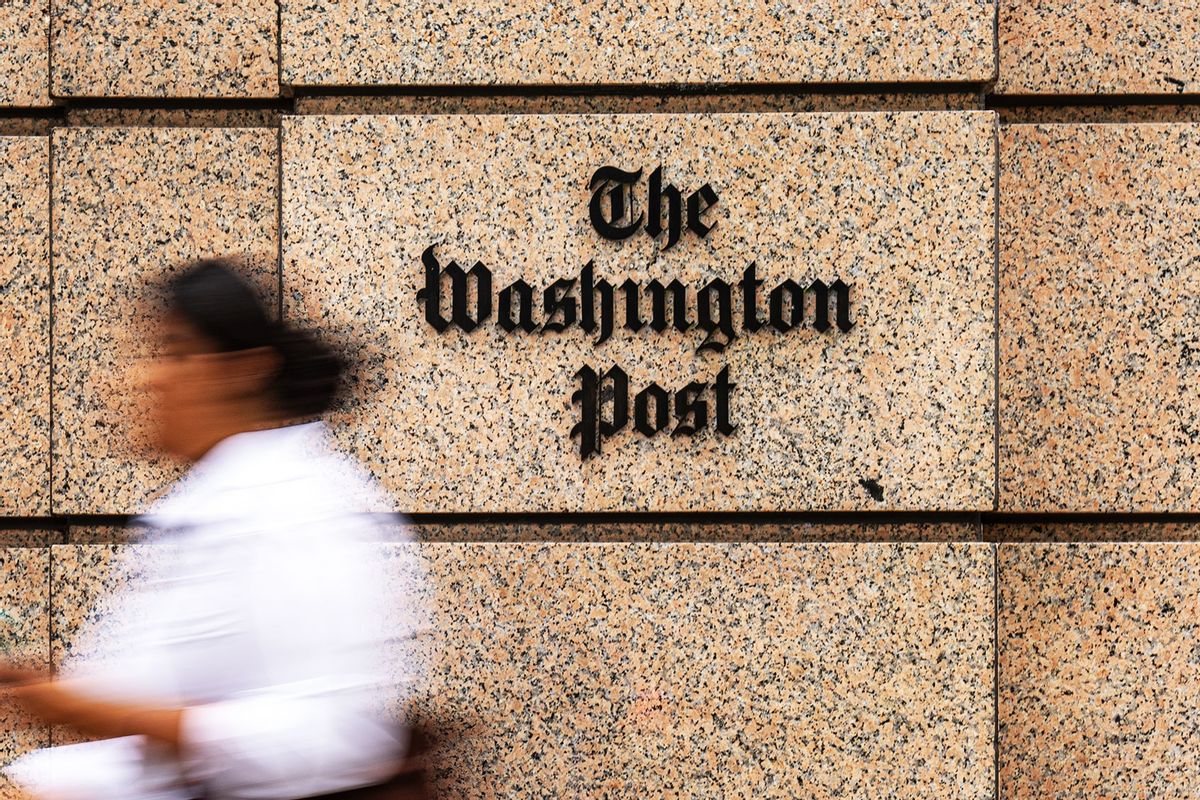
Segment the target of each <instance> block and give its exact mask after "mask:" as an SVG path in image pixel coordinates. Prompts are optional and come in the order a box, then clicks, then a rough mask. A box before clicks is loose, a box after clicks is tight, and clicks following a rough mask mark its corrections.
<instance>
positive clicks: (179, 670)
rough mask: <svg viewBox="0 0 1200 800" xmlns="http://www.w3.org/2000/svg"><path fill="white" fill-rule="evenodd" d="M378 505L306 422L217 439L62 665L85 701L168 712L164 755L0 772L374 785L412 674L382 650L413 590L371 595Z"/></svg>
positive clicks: (224, 789) (109, 786)
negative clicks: (101, 615) (393, 706)
mask: <svg viewBox="0 0 1200 800" xmlns="http://www.w3.org/2000/svg"><path fill="white" fill-rule="evenodd" d="M387 507H388V505H387V503H386V501H385V498H384V497H383V495H382V493H381V492H380V491H379V490H378V488H377V487H376V486H375V484H374V483H373V482H372V481H371V480H370V479H369V478H368V477H367V476H366V474H365V473H364V472H363V471H362V470H360V469H359V468H358V467H357V465H355V464H353V463H352V462H351V461H350V460H348V459H346V458H343V457H342V456H340V455H338V454H337V453H335V452H334V451H333V449H332V448H331V447H330V446H329V444H328V435H327V432H326V430H325V426H324V425H323V424H322V423H320V422H311V423H305V424H301V425H292V426H288V427H284V428H275V429H268V430H262V431H250V432H245V433H239V434H236V435H234V436H230V437H228V438H226V439H224V440H222V441H221V442H219V443H218V444H217V445H216V446H215V447H213V448H212V449H210V450H209V452H208V453H206V454H205V455H204V457H203V458H201V459H200V460H199V461H197V462H196V464H195V465H194V466H193V467H192V469H191V470H190V471H189V473H188V474H187V475H186V476H185V477H184V479H183V480H182V481H180V482H179V483H178V484H177V485H176V486H175V487H174V488H173V490H172V491H171V493H170V494H168V495H167V496H166V497H164V498H163V499H162V500H161V501H159V502H158V503H156V504H155V505H154V507H153V508H152V509H151V510H150V512H149V513H148V514H147V515H145V516H143V517H142V518H141V519H140V520H139V521H138V522H139V524H142V525H149V526H151V528H152V530H153V531H154V532H155V533H154V534H153V535H152V536H151V537H150V538H151V539H152V540H156V541H157V542H158V543H157V544H155V545H154V546H153V556H154V557H153V558H151V559H149V560H148V561H147V564H148V567H147V571H148V574H147V575H146V576H145V579H144V580H142V581H140V582H138V583H137V584H136V585H135V586H134V587H133V588H132V589H131V590H130V591H129V592H128V593H127V594H126V596H125V597H123V598H121V600H120V605H119V608H118V610H117V611H116V612H115V613H112V614H110V615H109V616H108V618H107V619H106V620H105V621H103V622H102V623H101V624H98V625H94V626H93V628H92V630H90V631H88V637H89V638H86V639H85V640H84V641H83V642H81V643H80V645H79V646H78V647H77V648H76V652H78V653H80V654H81V655H80V656H79V657H78V658H76V659H74V660H72V661H69V662H67V663H66V664H64V665H63V667H64V669H63V680H65V681H68V682H69V683H70V684H71V685H73V686H74V687H75V688H76V689H78V690H79V691H82V692H84V693H87V694H92V695H93V696H95V697H96V698H97V699H106V700H128V701H133V702H140V703H144V704H149V705H155V706H160V707H168V708H178V707H183V708H185V711H184V713H183V716H182V722H181V739H182V746H181V752H182V758H181V759H180V760H178V761H177V760H175V759H174V758H172V757H170V756H169V755H168V754H167V752H166V751H165V749H164V748H163V747H162V746H161V745H160V744H159V743H156V742H153V741H150V740H147V739H144V738H143V737H125V738H122V739H110V740H106V741H102V742H90V743H86V744H77V745H66V746H60V747H53V748H47V749H44V750H40V751H37V752H36V753H32V754H29V755H27V756H25V757H23V758H21V759H19V760H18V761H16V762H14V763H13V764H12V765H10V766H9V767H8V768H7V769H6V770H5V771H6V773H7V774H8V775H9V776H10V777H12V778H13V779H14V780H16V781H17V782H18V783H19V784H23V785H24V786H25V787H26V788H27V789H29V790H30V791H32V792H33V793H34V794H36V795H38V796H40V797H48V798H61V799H62V800H75V798H81V799H82V798H87V800H112V799H114V798H128V799H129V800H148V799H149V798H163V799H164V800H181V799H182V798H187V797H189V796H191V795H192V794H193V793H194V789H193V788H189V781H190V782H193V783H192V784H191V786H192V787H194V785H195V782H201V783H203V785H204V786H205V787H206V788H207V791H208V794H209V796H210V797H214V798H247V799H248V798H273V799H274V798H296V797H305V796H309V795H315V794H323V793H329V792H335V791H339V790H343V789H348V788H352V787H355V786H361V785H365V784H369V783H373V782H376V781H379V780H381V779H383V778H386V777H387V776H388V775H389V774H390V770H391V769H392V767H393V766H394V761H395V758H396V757H397V756H398V755H400V754H402V751H403V747H404V745H405V744H406V742H405V741H404V734H403V733H400V732H398V731H397V730H396V729H395V727H394V726H393V725H390V724H389V723H388V722H387V720H386V718H385V716H384V715H383V713H382V709H383V705H384V701H385V699H386V698H388V697H393V698H395V695H396V690H397V689H399V691H400V699H403V698H404V697H405V696H407V692H406V690H408V691H411V689H412V687H413V684H414V682H415V681H416V680H417V679H418V678H417V676H416V674H415V666H416V665H415V664H414V663H412V662H413V660H412V659H407V658H405V657H403V656H402V655H400V651H399V649H398V648H396V647H393V646H392V645H396V644H397V643H398V640H402V639H405V638H407V637H412V636H414V635H415V634H416V633H417V631H418V628H419V627H420V626H421V624H422V623H421V621H422V620H423V615H422V614H421V613H419V612H418V610H417V607H416V606H415V605H414V604H413V601H415V600H418V599H419V592H420V587H416V586H412V585H406V586H403V587H395V586H392V588H391V591H388V590H387V589H388V584H387V582H386V581H385V575H384V571H383V569H381V566H382V564H381V554H382V550H381V548H379V546H378V544H374V545H372V543H373V542H374V543H377V542H378V541H379V540H380V538H381V535H382V533H383V532H384V531H383V529H382V526H381V524H380V522H379V517H378V516H375V515H371V514H367V513H364V511H366V510H372V511H379V510H382V509H386V508H387ZM397 522H398V520H397ZM127 550H128V552H129V554H130V555H131V556H132V557H133V558H135V559H136V558H141V557H142V556H144V554H145V552H146V551H145V550H144V549H143V550H139V548H137V547H134V548H127ZM400 572H401V573H403V574H404V575H405V576H407V578H406V580H408V581H410V582H411V581H412V580H413V575H414V572H413V569H412V565H411V564H410V565H408V568H407V569H404V570H400ZM416 574H417V575H418V576H419V572H418V573H416ZM393 583H394V581H393ZM397 591H398V592H399V594H397ZM397 597H399V598H402V599H403V603H402V605H399V606H398V605H397V604H396V603H395V598H397ZM397 682H400V683H401V685H400V686H397V685H396V684H397Z"/></svg>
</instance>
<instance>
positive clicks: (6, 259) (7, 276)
mask: <svg viewBox="0 0 1200 800" xmlns="http://www.w3.org/2000/svg"><path fill="white" fill-rule="evenodd" d="M0 162H2V163H3V164H4V168H3V170H0V351H2V352H3V353H4V358H3V359H0V515H13V516H18V515H19V516H24V515H36V514H48V513H50V203H49V193H50V178H49V167H50V149H49V140H48V139H46V138H45V137H33V136H31V137H0Z"/></svg>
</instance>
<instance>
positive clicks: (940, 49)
mask: <svg viewBox="0 0 1200 800" xmlns="http://www.w3.org/2000/svg"><path fill="white" fill-rule="evenodd" d="M995 12H996V4H995V2H994V0H977V1H976V2H966V0H952V1H951V2H929V0H916V2H910V3H906V4H900V5H888V6H883V5H878V4H874V5H868V4H864V3H862V2H861V1H860V0H822V2H818V3H807V4H804V5H796V4H782V5H779V4H768V3H766V2H754V3H749V4H747V3H737V2H733V0H721V1H720V2H703V3H692V4H689V5H686V6H683V5H676V6H670V7H668V6H662V5H660V6H639V5H621V4H610V5H604V6H599V5H589V6H584V5H579V4H572V3H548V4H533V3H492V4H475V5H472V6H470V7H468V6H455V5H446V4H443V3H438V2H434V0H423V1H422V2H407V3H405V2H400V0H376V2H372V3H370V4H369V5H365V4H362V3H325V4H315V3H306V2H300V1H299V0H282V51H283V56H282V57H283V78H282V80H283V83H284V84H285V85H288V84H290V85H364V84H455V85H461V84H630V83H650V84H699V83H746V82H776V83H780V82H782V83H845V82H866V81H980V82H982V81H988V80H991V79H992V78H993V77H994V76H995V72H996V61H995V47H994V44H995V32H994V25H993V23H994V20H995Z"/></svg>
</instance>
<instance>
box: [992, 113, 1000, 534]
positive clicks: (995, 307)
mask: <svg viewBox="0 0 1200 800" xmlns="http://www.w3.org/2000/svg"><path fill="white" fill-rule="evenodd" d="M992 113H993V114H995V115H996V117H995V119H993V120H992V146H993V150H994V159H995V163H994V165H993V169H994V175H995V182H994V184H993V186H992V206H993V209H992V348H993V349H992V392H993V398H992V419H993V421H994V423H995V424H994V425H993V426H992V456H993V458H994V465H993V470H994V471H993V473H992V511H999V510H1000V115H999V112H995V111H993V112H992Z"/></svg>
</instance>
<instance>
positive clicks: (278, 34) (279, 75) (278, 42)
mask: <svg viewBox="0 0 1200 800" xmlns="http://www.w3.org/2000/svg"><path fill="white" fill-rule="evenodd" d="M997 63H999V62H997ZM275 94H276V95H277V96H279V97H283V0H275Z"/></svg>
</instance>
